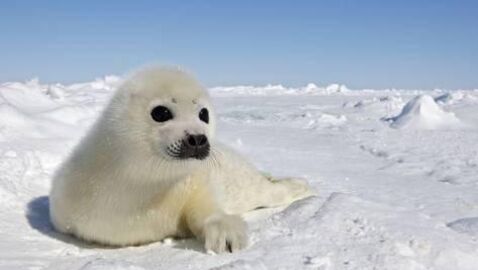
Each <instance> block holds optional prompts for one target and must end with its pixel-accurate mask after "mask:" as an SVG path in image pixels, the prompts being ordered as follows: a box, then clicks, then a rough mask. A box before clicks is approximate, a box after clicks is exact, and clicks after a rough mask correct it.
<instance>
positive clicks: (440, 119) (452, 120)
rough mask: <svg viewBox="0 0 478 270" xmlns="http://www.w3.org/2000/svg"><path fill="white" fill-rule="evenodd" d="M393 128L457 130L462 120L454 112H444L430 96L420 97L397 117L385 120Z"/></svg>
mask: <svg viewBox="0 0 478 270" xmlns="http://www.w3.org/2000/svg"><path fill="white" fill-rule="evenodd" d="M385 120H387V121H390V122H391V126H392V127H393V128H412V129H428V130H429V129H440V128H456V127H459V126H460V125H461V122H460V120H459V119H458V118H457V117H456V116H455V114H453V113H452V112H445V111H443V110H442V109H441V108H440V106H438V104H437V103H436V102H435V100H434V99H433V97H431V96H429V95H419V96H416V97H415V98H413V99H412V100H410V101H409V102H408V103H407V104H405V106H404V107H403V109H402V112H401V113H400V114H399V115H398V116H395V117H392V118H388V119H385Z"/></svg>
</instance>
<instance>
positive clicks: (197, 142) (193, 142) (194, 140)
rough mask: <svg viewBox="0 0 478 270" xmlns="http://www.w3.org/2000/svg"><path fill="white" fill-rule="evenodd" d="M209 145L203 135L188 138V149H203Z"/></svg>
mask: <svg viewBox="0 0 478 270" xmlns="http://www.w3.org/2000/svg"><path fill="white" fill-rule="evenodd" d="M207 144H208V141H207V137H206V136H204V135H202V134H199V135H188V136H187V137H186V145H187V146H188V147H193V148H194V147H195V148H201V147H204V146H206V145H207Z"/></svg>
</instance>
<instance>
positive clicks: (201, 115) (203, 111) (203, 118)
mask: <svg viewBox="0 0 478 270" xmlns="http://www.w3.org/2000/svg"><path fill="white" fill-rule="evenodd" d="M199 119H201V121H203V122H204V123H206V124H207V123H209V112H208V111H207V109H206V108H202V109H201V111H199Z"/></svg>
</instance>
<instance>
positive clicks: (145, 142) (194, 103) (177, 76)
mask: <svg viewBox="0 0 478 270" xmlns="http://www.w3.org/2000/svg"><path fill="white" fill-rule="evenodd" d="M118 103H123V104H121V105H119V106H116V105H117V104H118ZM124 103H126V104H124ZM115 104H116V105H115ZM123 105H125V106H123ZM110 107H111V110H112V111H115V107H116V108H117V109H120V108H126V110H124V111H122V112H121V111H118V114H120V115H122V116H121V117H119V118H118V117H117V116H114V117H111V118H114V119H115V121H120V123H116V125H117V126H119V127H120V129H121V133H122V134H123V135H122V136H126V137H127V140H124V142H123V143H125V144H131V145H130V147H134V148H137V149H136V150H140V151H149V152H151V154H152V155H155V156H157V157H159V158H161V159H162V160H166V161H170V162H171V161H172V162H175V161H183V162H184V161H197V160H204V159H206V158H208V156H209V154H210V151H211V147H212V146H211V140H212V139H213V136H214V129H215V125H214V122H215V121H214V120H215V119H214V114H213V111H212V108H211V103H210V99H209V96H208V94H207V92H206V91H205V89H204V88H203V87H202V86H201V85H200V84H199V83H198V82H197V81H196V80H195V79H194V78H193V77H192V76H191V75H189V74H187V73H186V72H184V71H181V70H178V69H168V68H157V67H155V68H148V69H145V70H142V71H140V72H138V73H136V74H134V75H133V76H132V77H130V78H129V79H127V80H126V81H125V82H124V83H123V85H122V87H121V88H120V90H119V91H118V94H117V95H116V96H115V97H113V101H112V103H111V106H110Z"/></svg>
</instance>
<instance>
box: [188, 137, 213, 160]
mask: <svg viewBox="0 0 478 270" xmlns="http://www.w3.org/2000/svg"><path fill="white" fill-rule="evenodd" d="M183 145H184V149H183V151H182V155H181V157H182V158H191V157H192V158H197V159H204V158H206V157H207V156H208V155H209V147H210V146H209V141H208V139H207V137H206V136H205V135H204V134H195V135H192V134H188V135H187V136H186V138H184V140H183Z"/></svg>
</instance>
